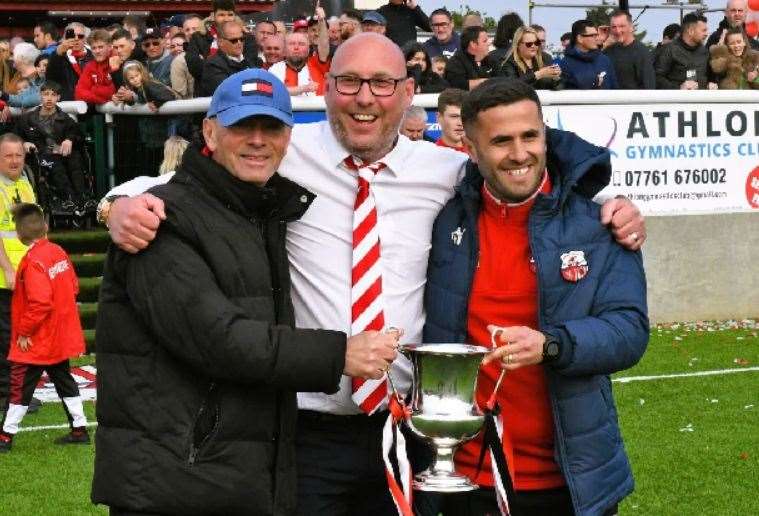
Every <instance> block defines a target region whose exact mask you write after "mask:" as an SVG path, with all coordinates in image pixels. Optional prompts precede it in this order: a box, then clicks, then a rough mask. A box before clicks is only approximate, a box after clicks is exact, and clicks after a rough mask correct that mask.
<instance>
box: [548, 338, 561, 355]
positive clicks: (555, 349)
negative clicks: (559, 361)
mask: <svg viewBox="0 0 759 516" xmlns="http://www.w3.org/2000/svg"><path fill="white" fill-rule="evenodd" d="M546 354H547V355H548V356H549V357H551V358H556V357H557V356H559V343H558V342H549V343H548V349H546Z"/></svg>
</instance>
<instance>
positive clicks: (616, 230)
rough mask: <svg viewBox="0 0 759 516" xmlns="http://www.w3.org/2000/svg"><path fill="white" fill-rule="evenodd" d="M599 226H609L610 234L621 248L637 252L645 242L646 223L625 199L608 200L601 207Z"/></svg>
mask: <svg viewBox="0 0 759 516" xmlns="http://www.w3.org/2000/svg"><path fill="white" fill-rule="evenodd" d="M601 224H603V225H604V226H608V225H609V224H611V233H612V234H613V235H614V238H615V240H616V241H617V242H618V243H619V245H621V246H622V247H624V248H626V249H629V250H630V251H637V250H638V249H640V248H641V247H642V246H643V242H644V241H645V240H646V221H645V220H644V219H643V215H642V214H641V213H640V210H639V209H638V207H637V206H635V204H634V203H633V202H632V201H631V200H630V199H628V198H627V197H615V198H614V199H609V200H608V201H606V202H605V203H604V204H603V206H601Z"/></svg>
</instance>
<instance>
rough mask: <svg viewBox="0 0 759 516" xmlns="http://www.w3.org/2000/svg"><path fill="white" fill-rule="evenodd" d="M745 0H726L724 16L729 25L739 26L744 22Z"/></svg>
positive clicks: (746, 9)
mask: <svg viewBox="0 0 759 516" xmlns="http://www.w3.org/2000/svg"><path fill="white" fill-rule="evenodd" d="M747 5H748V4H747V0H727V4H726V5H725V18H726V19H727V23H728V25H730V26H731V27H741V26H743V24H744V23H745V22H746V13H747V12H748V7H747Z"/></svg>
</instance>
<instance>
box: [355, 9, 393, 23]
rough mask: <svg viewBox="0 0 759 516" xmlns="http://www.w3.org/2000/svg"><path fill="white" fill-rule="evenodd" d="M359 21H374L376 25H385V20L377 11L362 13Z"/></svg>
mask: <svg viewBox="0 0 759 516" xmlns="http://www.w3.org/2000/svg"><path fill="white" fill-rule="evenodd" d="M361 23H376V24H377V25H387V20H386V19H385V17H384V16H382V15H381V14H380V13H378V12H377V11H369V12H367V13H364V17H363V18H362V19H361Z"/></svg>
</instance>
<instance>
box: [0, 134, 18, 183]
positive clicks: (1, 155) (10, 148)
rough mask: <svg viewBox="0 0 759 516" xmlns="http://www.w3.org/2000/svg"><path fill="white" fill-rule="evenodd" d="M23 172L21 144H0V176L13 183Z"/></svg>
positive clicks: (6, 142)
mask: <svg viewBox="0 0 759 516" xmlns="http://www.w3.org/2000/svg"><path fill="white" fill-rule="evenodd" d="M23 170H24V146H23V144H22V143H21V142H8V141H5V142H3V143H0V174H2V175H4V176H5V177H7V178H9V179H12V180H13V181H15V180H16V179H18V178H19V177H21V172H22V171H23Z"/></svg>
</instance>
